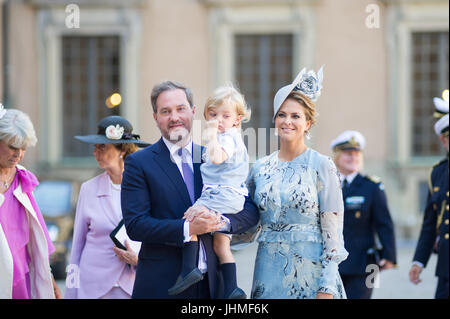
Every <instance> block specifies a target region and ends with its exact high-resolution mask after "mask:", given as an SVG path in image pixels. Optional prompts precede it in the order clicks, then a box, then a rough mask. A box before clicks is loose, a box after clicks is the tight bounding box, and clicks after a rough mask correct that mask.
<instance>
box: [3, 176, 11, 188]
mask: <svg viewBox="0 0 450 319" xmlns="http://www.w3.org/2000/svg"><path fill="white" fill-rule="evenodd" d="M10 179H11V176H9V177H7V178H6V180H4V181H2V184H3V187H4V188H5V189H8V188H9V186H11V184H10V183H9V180H10Z"/></svg>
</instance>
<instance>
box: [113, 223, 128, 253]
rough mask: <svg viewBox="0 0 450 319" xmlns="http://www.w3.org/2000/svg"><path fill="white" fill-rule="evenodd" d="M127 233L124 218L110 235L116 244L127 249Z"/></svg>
mask: <svg viewBox="0 0 450 319" xmlns="http://www.w3.org/2000/svg"><path fill="white" fill-rule="evenodd" d="M126 234H127V232H126V229H125V224H124V222H123V219H122V220H121V221H120V223H119V225H117V227H116V228H114V230H113V231H112V232H111V233H110V234H109V237H111V239H112V241H113V242H114V245H116V246H117V247H118V248H120V249H123V250H127V248H126V247H125V239H127V238H126V237H128V236H127V235H126ZM125 236H126V237H125Z"/></svg>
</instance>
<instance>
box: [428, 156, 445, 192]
mask: <svg viewBox="0 0 450 319" xmlns="http://www.w3.org/2000/svg"><path fill="white" fill-rule="evenodd" d="M444 161H446V159H443V160H440V161H439V162H437V163H435V164H434V165H433V167H432V168H431V170H430V173H429V174H428V188H429V190H430V193H431V194H433V193H434V192H437V191H438V190H439V187H438V186H436V187H435V186H433V182H432V181H431V176H432V175H433V170H434V168H435V167H436V166H439V165H441V164H442V162H444Z"/></svg>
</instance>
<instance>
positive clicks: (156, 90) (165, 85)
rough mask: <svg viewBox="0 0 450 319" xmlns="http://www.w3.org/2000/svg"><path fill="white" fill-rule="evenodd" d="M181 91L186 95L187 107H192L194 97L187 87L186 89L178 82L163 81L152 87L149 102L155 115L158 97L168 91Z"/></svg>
mask: <svg viewBox="0 0 450 319" xmlns="http://www.w3.org/2000/svg"><path fill="white" fill-rule="evenodd" d="M177 89H179V90H183V91H184V93H185V94H186V98H187V100H188V102H189V104H190V105H189V106H190V107H192V106H193V105H194V96H193V95H192V91H191V89H189V88H188V87H186V86H185V85H184V84H182V83H179V82H174V81H164V82H162V83H160V84H157V85H155V86H154V87H153V90H152V94H151V97H150V98H151V101H152V107H153V112H154V113H156V111H157V109H156V100H157V99H158V96H159V95H160V94H161V93H163V92H165V91H169V90H177Z"/></svg>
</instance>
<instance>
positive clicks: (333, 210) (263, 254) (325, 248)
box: [247, 148, 348, 299]
mask: <svg viewBox="0 0 450 319" xmlns="http://www.w3.org/2000/svg"><path fill="white" fill-rule="evenodd" d="M247 186H248V189H249V193H250V195H251V196H252V198H253V200H254V202H255V204H256V205H257V206H258V208H259V211H260V217H261V219H260V221H261V232H260V234H259V236H258V242H259V246H258V252H257V256H256V261H255V271H254V275H253V287H252V298H255V299H260V298H264V299H265V298H273V299H277V298H283V299H291V298H315V297H316V294H317V292H324V293H331V294H333V296H334V298H335V299H338V298H346V294H345V290H344V287H343V284H342V280H341V278H340V276H339V272H338V265H339V263H340V262H341V261H343V260H345V259H346V258H347V255H348V253H347V251H346V250H345V248H344V241H343V235H342V228H343V213H344V207H343V201H342V191H341V187H340V183H339V178H338V175H337V170H336V166H335V165H334V163H333V162H332V160H331V159H330V158H329V157H326V156H324V155H321V154H320V153H318V152H316V151H314V150H312V149H309V148H308V149H307V150H306V151H305V152H303V153H302V154H300V155H299V156H298V157H296V158H295V159H293V160H292V161H290V162H283V161H280V160H279V158H278V151H277V152H274V153H272V154H271V155H269V156H266V157H264V158H262V159H260V160H259V161H257V162H256V163H255V164H254V165H253V167H252V169H251V170H250V174H249V177H248V180H247Z"/></svg>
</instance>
